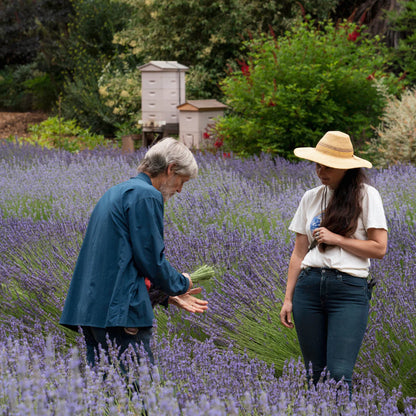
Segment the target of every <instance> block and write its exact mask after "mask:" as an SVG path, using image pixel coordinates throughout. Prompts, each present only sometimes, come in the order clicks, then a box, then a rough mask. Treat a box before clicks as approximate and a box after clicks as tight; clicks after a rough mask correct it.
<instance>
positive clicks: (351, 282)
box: [337, 273, 367, 288]
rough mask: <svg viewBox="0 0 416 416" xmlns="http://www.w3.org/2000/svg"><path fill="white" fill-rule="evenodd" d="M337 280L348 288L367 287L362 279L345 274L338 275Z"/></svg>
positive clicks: (365, 281)
mask: <svg viewBox="0 0 416 416" xmlns="http://www.w3.org/2000/svg"><path fill="white" fill-rule="evenodd" d="M337 279H338V280H340V281H342V282H343V283H345V284H346V285H348V286H355V287H362V288H365V287H366V286H367V280H366V279H364V278H363V277H356V276H351V275H349V274H346V273H340V274H338V275H337Z"/></svg>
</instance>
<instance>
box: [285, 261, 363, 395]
mask: <svg viewBox="0 0 416 416" xmlns="http://www.w3.org/2000/svg"><path fill="white" fill-rule="evenodd" d="M370 298H371V288H370V287H369V286H368V283H367V280H366V279H364V278H361V277H354V276H351V275H349V274H347V273H342V272H340V271H338V270H335V269H325V268H322V269H320V268H311V267H309V268H306V269H303V270H302V271H301V272H300V274H299V277H298V280H297V283H296V287H295V293H294V296H293V318H294V321H295V327H296V332H297V335H298V339H299V344H300V348H301V351H302V355H303V359H304V362H305V365H306V367H307V368H308V367H309V363H312V370H313V381H314V383H316V382H317V381H318V380H319V378H320V376H321V373H322V371H323V370H324V369H325V368H326V369H327V371H328V372H329V373H330V377H331V378H333V379H335V380H336V381H339V380H341V378H342V377H344V380H345V382H347V383H348V385H349V389H350V394H351V391H352V389H351V379H352V373H353V369H354V365H355V361H356V360H357V355H358V352H359V350H360V347H361V343H362V340H363V337H364V333H365V330H366V327H367V320H368V312H369V300H370Z"/></svg>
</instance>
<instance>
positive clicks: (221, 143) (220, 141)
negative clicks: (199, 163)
mask: <svg viewBox="0 0 416 416" xmlns="http://www.w3.org/2000/svg"><path fill="white" fill-rule="evenodd" d="M223 144H224V143H223V141H222V140H220V139H218V140H217V141H216V142H215V143H214V146H215V147H216V148H217V149H219V148H220V147H221V146H222V145H223Z"/></svg>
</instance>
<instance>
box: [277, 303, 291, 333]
mask: <svg viewBox="0 0 416 416" xmlns="http://www.w3.org/2000/svg"><path fill="white" fill-rule="evenodd" d="M280 322H281V323H282V325H284V326H285V327H286V328H293V327H294V325H293V322H292V302H290V301H289V300H285V301H284V303H283V306H282V309H281V310H280Z"/></svg>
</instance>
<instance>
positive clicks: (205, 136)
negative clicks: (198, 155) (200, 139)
mask: <svg viewBox="0 0 416 416" xmlns="http://www.w3.org/2000/svg"><path fill="white" fill-rule="evenodd" d="M203 136H204V139H209V133H207V132H206V131H205V132H204V135H203Z"/></svg>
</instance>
